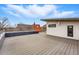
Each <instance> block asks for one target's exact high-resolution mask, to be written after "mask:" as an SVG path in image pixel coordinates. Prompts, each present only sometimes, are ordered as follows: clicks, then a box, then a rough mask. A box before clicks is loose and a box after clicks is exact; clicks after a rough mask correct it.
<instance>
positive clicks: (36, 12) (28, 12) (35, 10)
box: [6, 5, 75, 18]
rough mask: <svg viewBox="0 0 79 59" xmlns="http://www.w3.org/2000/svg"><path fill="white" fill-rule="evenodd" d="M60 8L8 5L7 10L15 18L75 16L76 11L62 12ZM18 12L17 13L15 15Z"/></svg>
mask: <svg viewBox="0 0 79 59" xmlns="http://www.w3.org/2000/svg"><path fill="white" fill-rule="evenodd" d="M57 8H58V6H56V5H44V6H38V5H30V6H25V7H24V6H23V5H21V6H19V5H7V6H6V9H7V10H8V13H9V14H13V15H15V16H21V15H23V16H26V17H33V18H36V17H40V18H41V17H48V14H49V13H51V15H49V17H51V18H53V17H54V18H57V17H59V18H60V17H69V16H70V17H71V16H73V15H74V14H75V12H74V11H63V12H60V11H59V10H58V9H57ZM15 12H16V13H15Z"/></svg>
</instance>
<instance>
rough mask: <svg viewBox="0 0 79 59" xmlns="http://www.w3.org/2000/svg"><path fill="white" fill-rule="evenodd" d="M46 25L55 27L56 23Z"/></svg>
mask: <svg viewBox="0 0 79 59" xmlns="http://www.w3.org/2000/svg"><path fill="white" fill-rule="evenodd" d="M48 27H56V24H49V25H48Z"/></svg>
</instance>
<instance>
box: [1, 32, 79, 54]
mask: <svg viewBox="0 0 79 59" xmlns="http://www.w3.org/2000/svg"><path fill="white" fill-rule="evenodd" d="M0 54H1V55H78V54H79V41H77V40H71V39H64V38H58V37H53V36H48V35H46V34H45V33H39V34H32V35H23V36H15V37H8V38H6V39H5V41H4V44H3V47H2V49H1V51H0Z"/></svg>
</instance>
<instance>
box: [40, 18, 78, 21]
mask: <svg viewBox="0 0 79 59" xmlns="http://www.w3.org/2000/svg"><path fill="white" fill-rule="evenodd" d="M41 20H42V21H79V18H52V19H41Z"/></svg>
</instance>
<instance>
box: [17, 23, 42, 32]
mask: <svg viewBox="0 0 79 59" xmlns="http://www.w3.org/2000/svg"><path fill="white" fill-rule="evenodd" d="M16 28H17V29H18V30H19V31H37V32H40V31H41V27H40V25H39V24H35V23H34V24H33V25H28V24H17V27H16Z"/></svg>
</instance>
